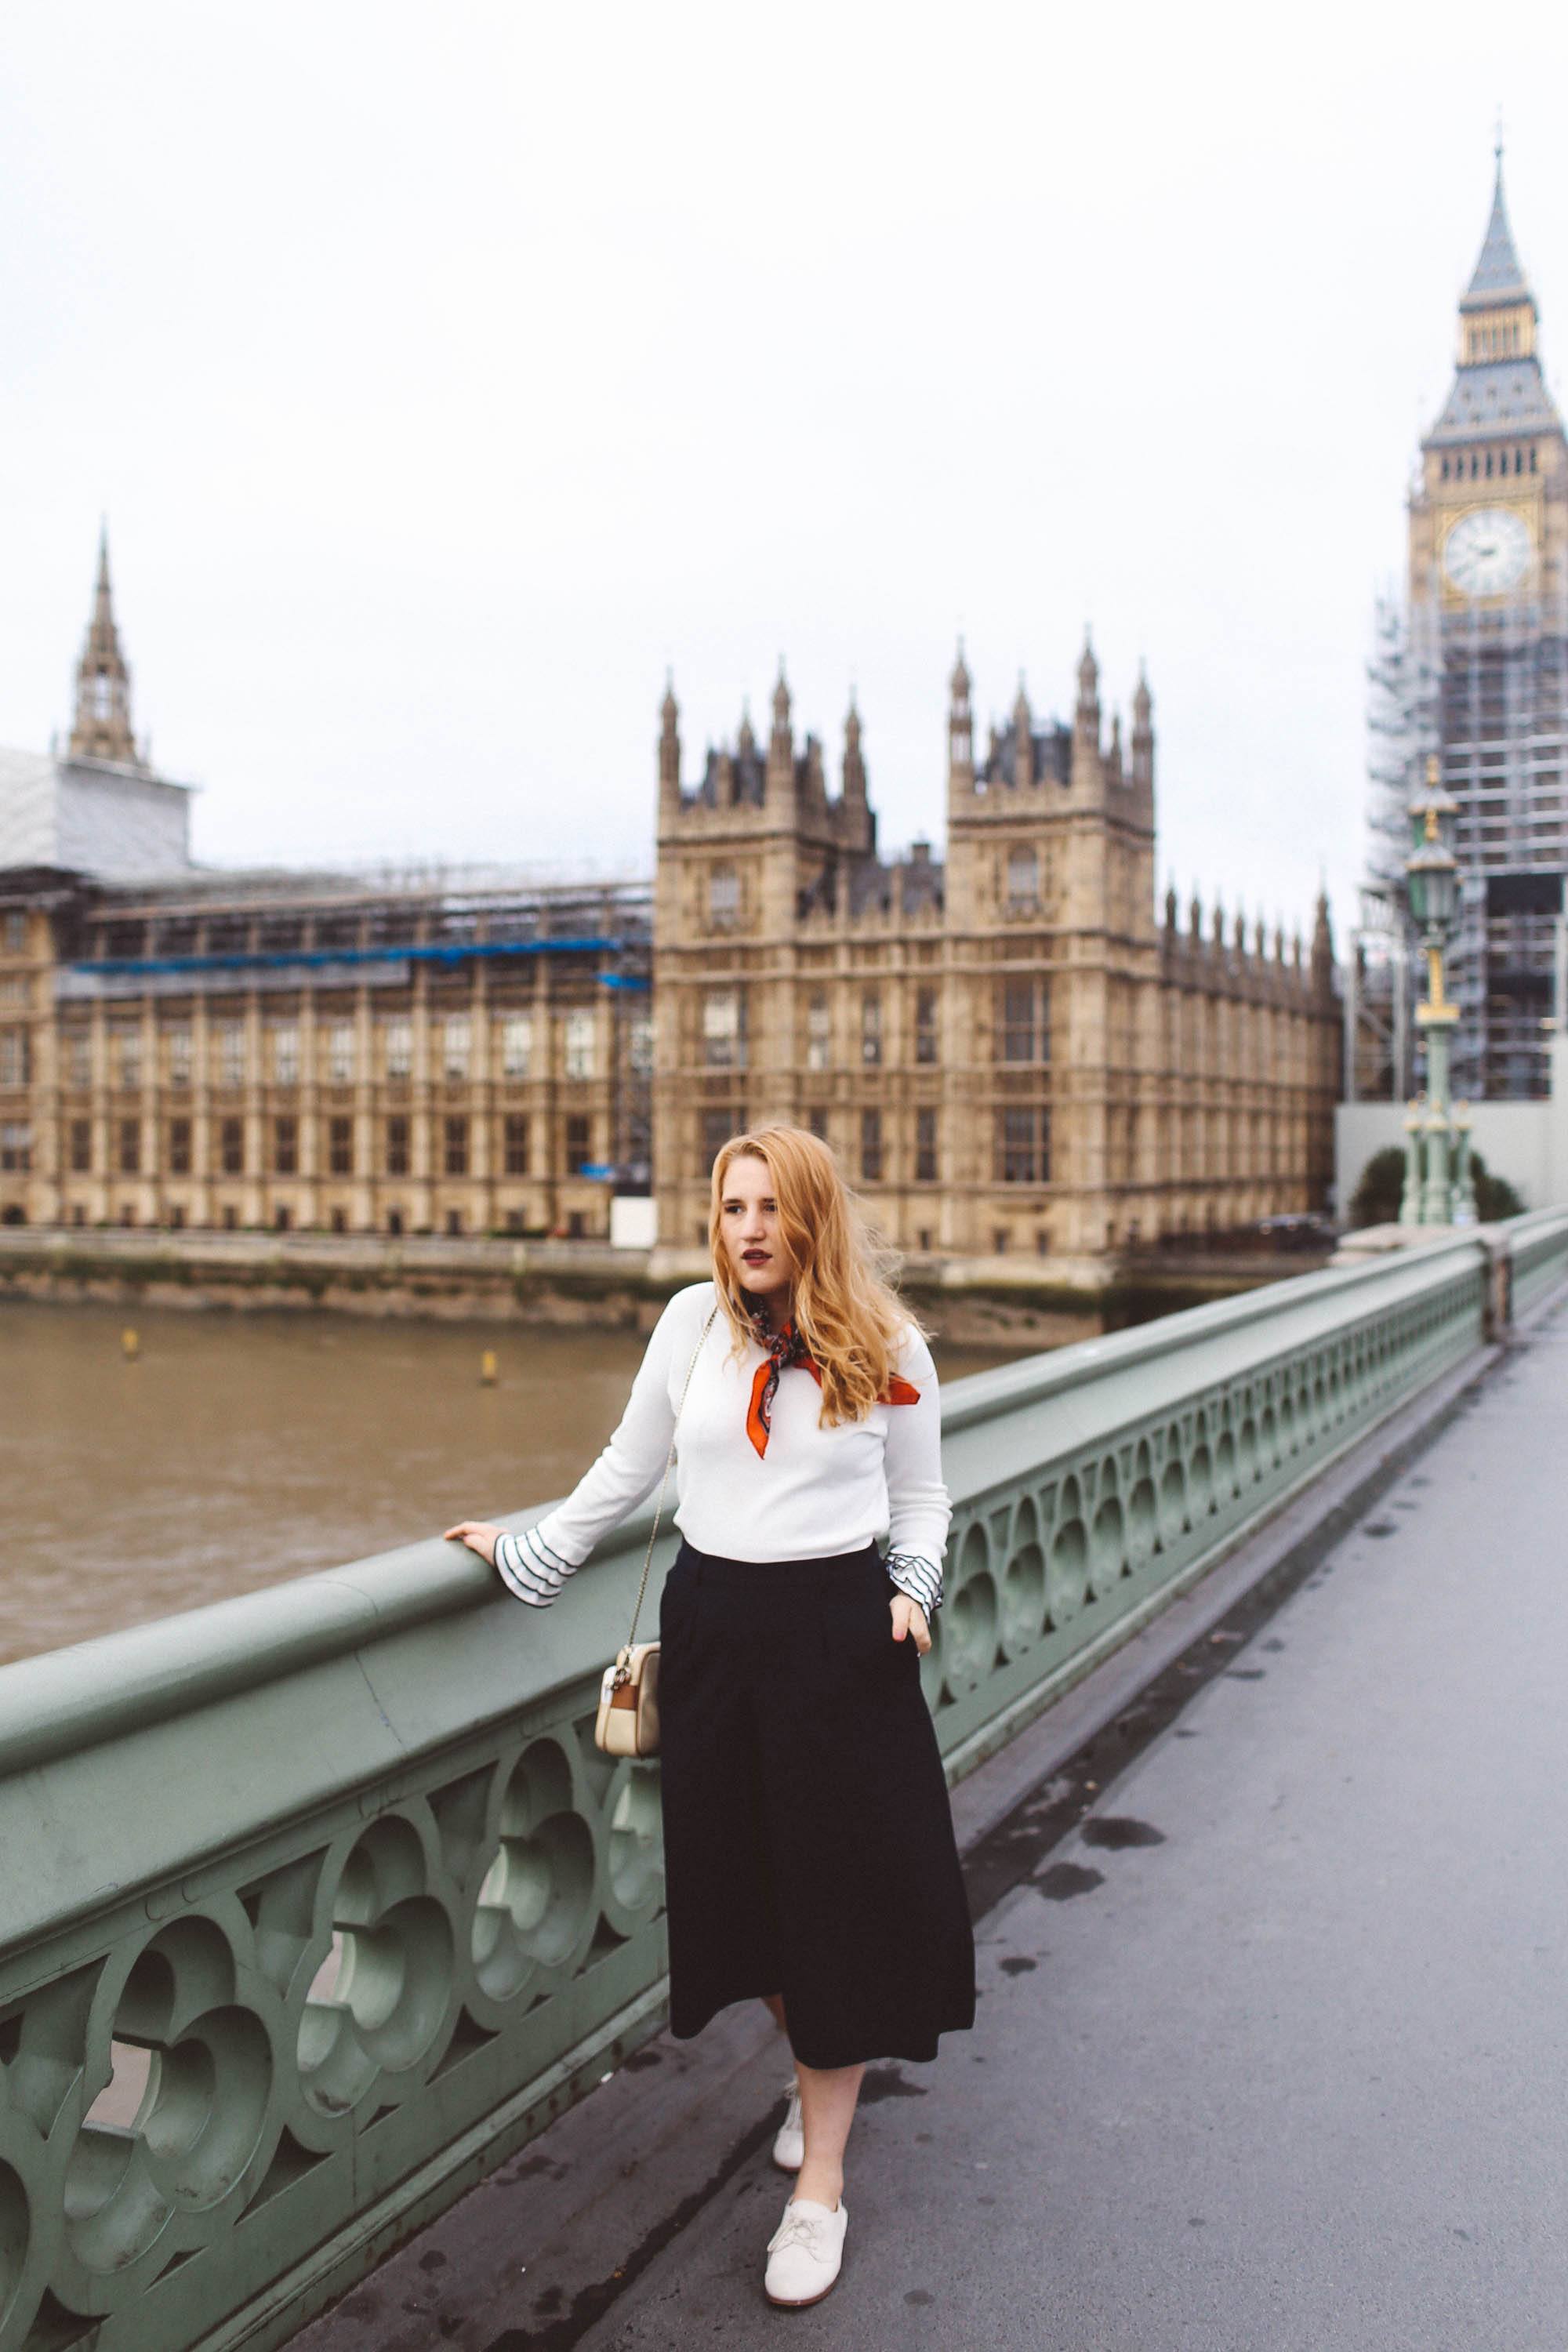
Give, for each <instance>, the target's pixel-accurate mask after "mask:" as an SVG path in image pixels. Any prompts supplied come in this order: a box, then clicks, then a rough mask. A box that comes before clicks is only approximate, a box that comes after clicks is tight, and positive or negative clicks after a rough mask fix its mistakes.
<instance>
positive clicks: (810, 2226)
mask: <svg viewBox="0 0 1568 2352" xmlns="http://www.w3.org/2000/svg"><path fill="white" fill-rule="evenodd" d="M848 2226H849V2209H848V2207H847V2205H846V2204H845V2202H844V2200H843V2198H842V2197H841V2198H840V2199H839V2200H838V2202H837V2205H819V2204H818V2203H817V2202H816V2199H815V2198H814V2197H792V2198H791V2199H790V2201H789V2203H788V2204H787V2205H786V2206H785V2207H784V2220H783V2221H781V2222H780V2223H779V2225H778V2228H777V2229H776V2230H775V2231H773V2236H772V2237H771V2238H770V2239H769V2240H768V2266H767V2269H766V2271H765V2272H764V2273H763V2289H764V2291H765V2293H766V2294H767V2298H768V2301H769V2302H770V2303H777V2304H782V2305H784V2306H785V2307H786V2308H787V2309H790V2310H798V2309H799V2308H800V2306H801V2305H803V2304H806V2303H820V2302H821V2301H822V2298H823V2296H824V2295H825V2294H826V2293H827V2291H828V2289H829V2288H830V2287H831V2286H832V2284H833V2283H834V2281H835V2279H836V2278H837V2276H838V2272H839V2266H840V2264H841V2263H843V2260H844V2232H845V2231H846V2230H847V2228H848Z"/></svg>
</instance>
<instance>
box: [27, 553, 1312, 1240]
mask: <svg viewBox="0 0 1568 2352" xmlns="http://www.w3.org/2000/svg"><path fill="white" fill-rule="evenodd" d="M71 740H72V756H73V758H76V759H79V760H81V761H88V762H90V763H92V764H93V766H94V772H95V774H96V775H97V776H98V777H99V780H100V784H101V786H102V789H103V791H105V792H112V791H113V790H115V789H118V788H119V787H120V785H121V784H122V785H123V788H124V790H125V791H127V792H130V791H132V790H138V789H141V788H142V786H144V784H145V782H146V779H147V771H146V769H145V768H144V766H143V765H142V761H141V758H140V756H139V754H138V752H137V749H136V745H135V742H134V739H133V738H132V733H131V706H130V674H129V671H128V670H127V668H126V667H125V664H124V661H123V657H122V656H121V653H120V648H119V640H118V635H117V634H116V631H115V627H114V620H113V613H112V607H111V603H110V590H109V578H108V568H107V557H106V555H104V556H100V573H99V581H98V586H97V591H96V594H95V602H94V609H93V619H92V625H91V627H90V628H89V635H88V643H87V647H86V650H85V652H84V655H83V657H82V663H81V667H80V671H79V680H78V709H77V720H76V727H75V729H74V730H73V733H72V739H71ZM876 830H877V829H876V819H875V816H874V814H873V813H872V810H871V807H870V803H869V801H868V795H867V777H866V764H865V760H864V757H863V754H862V749H861V741H860V721H859V719H858V715H857V714H856V713H855V712H854V711H853V710H852V711H851V713H850V716H849V719H848V722H847V730H846V740H845V750H844V761H843V774H842V785H841V789H840V791H839V792H838V793H837V794H836V795H832V796H830V795H829V793H828V790H827V784H826V776H825V773H824V765H823V757H822V750H821V746H820V744H819V742H818V741H817V740H816V738H814V737H812V736H807V737H806V739H805V743H804V744H803V745H797V743H796V740H795V733H794V730H793V727H792V723H791V711H790V698H789V692H788V688H787V687H786V686H785V685H784V680H783V677H782V676H781V678H780V681H779V685H778V688H777V690H776V692H775V694H774V697H773V730H772V734H771V737H770V740H769V742H768V745H767V748H766V750H765V751H763V749H762V748H761V747H760V746H759V745H758V743H757V742H756V740H754V738H753V736H752V730H751V728H750V726H749V725H743V726H742V730H741V732H740V735H739V738H738V740H737V742H736V744H735V746H734V748H733V749H732V750H730V749H726V750H722V751H710V753H709V756H708V759H707V762H706V765H705V768H704V772H703V775H702V778H701V781H700V784H699V785H698V786H697V788H696V789H695V790H694V791H692V792H687V791H685V790H684V789H683V787H682V782H681V773H680V743H679V713H678V711H677V709H676V706H675V702H674V699H673V697H668V698H667V699H666V702H665V706H664V713H663V731H662V735H661V738H660V744H659V753H658V871H657V876H656V878H655V883H654V887H653V889H652V892H651V893H650V892H649V890H648V887H647V885H646V884H641V885H623V886H618V887H605V888H594V887H588V886H584V887H581V888H578V889H553V890H547V889H528V888H521V887H518V888H508V887H501V886H500V883H499V882H492V883H490V884H489V885H484V886H481V885H479V884H477V883H476V885H475V886H474V887H468V888H463V889H458V888H454V887H445V888H432V887H425V888H423V889H416V888H408V889H401V890H400V889H395V888H392V887H387V888H384V889H381V890H375V889H371V888H367V887H364V886H363V885H359V884H355V883H354V882H353V881H352V880H350V879H345V878H343V877H331V876H310V875H305V874H270V875H268V874H255V875H249V876H245V875H222V874H202V873H199V872H196V871H195V870H191V869H187V870H186V871H184V873H181V874H178V875H171V876H170V877H169V878H168V879H167V880H166V881H165V882H163V883H161V884H159V885H157V886H156V887H151V886H147V885H139V884H137V883H135V882H132V881H129V880H125V881H120V882H115V881H113V880H111V879H109V878H107V877H105V875H103V874H102V873H100V874H97V875H94V874H90V873H84V872H82V871H80V870H73V869H71V868H70V867H69V866H67V865H66V864H65V863H63V862H61V861H59V860H58V858H57V859H56V860H54V861H52V862H51V861H45V862H36V863H34V864H32V865H30V866H21V867H17V866H13V867H12V869H11V870H10V871H8V872H5V873H0V1219H4V1220H5V1222H7V1223H18V1222H25V1223H33V1224H67V1225H78V1226H93V1225H99V1224H137V1225H148V1224H152V1225H160V1226H166V1227H180V1226H185V1227H218V1228H222V1227H226V1226H227V1227H236V1228H238V1227H252V1228H254V1227H268V1228H273V1229H279V1228H288V1227H302V1228H309V1229H325V1230H327V1231H334V1230H335V1231H343V1232H365V1231H371V1232H379V1233H384V1234H417V1233H440V1234H482V1233H495V1232H500V1233H505V1232H513V1233H522V1234H528V1233H553V1234H568V1235H571V1234H577V1235H581V1236H582V1237H584V1239H589V1238H594V1239H597V1238H602V1237H604V1236H605V1234H606V1233H607V1231H608V1226H609V1205H610V1196H611V1193H612V1192H613V1191H614V1190H615V1189H616V1187H617V1186H619V1187H621V1188H623V1189H628V1190H636V1189H637V1188H638V1187H639V1186H640V1187H642V1188H643V1189H645V1190H646V1189H647V1185H648V1183H649V1181H651V1182H652V1185H653V1189H654V1191H655V1193H656V1196H657V1205H658V1232H659V1238H660V1240H661V1242H663V1243H665V1244H673V1245H675V1246H676V1247H677V1248H678V1249H679V1250H680V1251H682V1252H688V1251H689V1252H692V1253H695V1252H697V1251H699V1250H700V1248H701V1246H702V1245H703V1243H704V1241H705V1236H706V1231H707V1212H706V1203H707V1182H708V1171H709V1168H710V1164H711V1161H712V1157H713V1154H714V1151H715V1150H717V1148H718V1145H719V1144H720V1143H721V1141H722V1140H723V1139H724V1138H725V1137H726V1136H727V1135H729V1134H730V1133H731V1132H732V1131H733V1130H734V1129H737V1128H740V1127H742V1126H744V1125H746V1124H747V1123H748V1122H749V1121H752V1120H755V1119H758V1118H763V1117H765V1116H767V1115H769V1114H782V1115H784V1116H785V1117H789V1118H797V1119H799V1120H801V1121H803V1122H805V1123H807V1124H809V1125H810V1126H812V1127H814V1128H815V1129H816V1130H817V1131H818V1132H819V1133H821V1134H823V1135H826V1137H827V1138H828V1139H829V1140H830V1141H831V1142H832V1144H833V1145H834V1147H835V1149H836V1150H837V1152H838V1154H839V1156H840V1159H841V1161H842V1164H843V1165H844V1167H845V1170H846V1172H847V1175H848V1176H849V1178H850V1180H851V1181H853V1182H854V1183H855V1184H856V1185H857V1186H858V1187H860V1188H861V1189H862V1190H863V1191H864V1192H865V1193H866V1195H867V1197H868V1200H869V1202H870V1203H871V1205H872V1207H873V1209H874V1211H875V1213H876V1215H877V1217H878V1219H879V1223H880V1224H881V1226H882V1227H883V1229H884V1231H885V1232H886V1233H887V1234H888V1235H889V1238H890V1239H891V1240H892V1241H893V1242H895V1243H896V1244H899V1245H900V1246H901V1247H903V1248H905V1249H907V1250H910V1251H915V1252H931V1253H939V1254H942V1253H945V1254H948V1255H955V1256H961V1257H964V1258H969V1259H987V1258H993V1257H995V1256H997V1255H1012V1256H1014V1257H1017V1256H1020V1255H1029V1256H1031V1257H1035V1256H1037V1257H1049V1258H1056V1259H1058V1260H1061V1259H1082V1258H1095V1257H1102V1256H1104V1255H1106V1254H1107V1253H1109V1252H1112V1251H1116V1250H1118V1249H1121V1248H1123V1247H1126V1246H1129V1245H1131V1244H1135V1243H1138V1242H1140V1241H1153V1240H1155V1239H1158V1238H1159V1237H1161V1236H1163V1235H1166V1234H1178V1235H1179V1234H1194V1235H1202V1234H1205V1233H1208V1232H1213V1231H1215V1230H1225V1229H1229V1228H1234V1227H1236V1226H1237V1225H1241V1224H1245V1223H1250V1222H1251V1221H1253V1220H1255V1219H1257V1218H1259V1217H1262V1216H1265V1215H1268V1214H1270V1213H1279V1212H1286V1211H1292V1210H1295V1211H1300V1210H1306V1209H1317V1208H1321V1206H1323V1205H1324V1202H1325V1198H1326V1192H1327V1187H1328V1183H1329V1181H1330V1175H1331V1127H1332V1111H1333V1105H1334V1102H1335V1100H1336V1099H1337V1097H1338V1093H1339V1054H1340V1026H1339V1020H1338V1014H1337V1010H1336V999H1335V975H1334V970H1333V950H1332V943H1331V939H1330V934H1329V926H1328V913H1327V908H1326V906H1325V905H1324V904H1323V903H1322V902H1321V901H1320V903H1319V908H1318V919H1317V926H1316V929H1315V930H1314V932H1313V935H1312V939H1311V944H1310V951H1309V952H1308V953H1307V954H1305V955H1303V952H1302V949H1301V945H1300V940H1297V941H1296V942H1295V944H1294V947H1293V949H1292V950H1290V951H1289V952H1288V951H1287V950H1286V946H1285V942H1284V940H1283V939H1282V938H1281V937H1279V935H1278V934H1276V936H1275V938H1274V940H1273V941H1272V944H1271V945H1270V944H1269V943H1268V942H1267V941H1266V940H1265V938H1264V935H1263V932H1262V929H1261V927H1258V928H1257V929H1254V930H1253V931H1251V932H1248V930H1247V927H1246V926H1245V925H1244V924H1243V923H1242V922H1241V920H1240V919H1239V918H1237V919H1236V921H1235V923H1234V925H1233V926H1230V927H1227V925H1226V921H1225V919H1224V918H1223V916H1222V915H1221V913H1220V911H1219V910H1218V909H1217V908H1216V909H1215V913H1214V916H1213V919H1212V921H1211V922H1210V924H1209V925H1208V927H1207V928H1206V929H1205V922H1204V919H1203V917H1202V914H1201V912H1200V910H1199V908H1197V907H1196V905H1194V907H1193V908H1192V909H1191V910H1190V919H1189V921H1188V922H1187V924H1186V925H1185V926H1183V925H1182V924H1181V923H1180V922H1179V921H1178V917H1177V910H1176V907H1175V902H1174V899H1173V898H1169V897H1168V898H1167V899H1166V901H1165V905H1164V910H1163V921H1162V920H1161V919H1159V917H1158V915H1157V912H1156V909H1155V905H1154V889H1153V880H1154V736H1153V728H1152V707H1151V703H1150V698H1149V692H1148V688H1147V687H1146V686H1145V685H1144V684H1143V683H1142V680H1140V683H1139V686H1138V689H1137V692H1136V694H1135V696H1134V698H1133V702H1132V726H1131V736H1130V739H1129V741H1128V744H1127V746H1126V749H1125V751H1124V750H1123V745H1122V741H1121V728H1120V723H1119V722H1116V721H1113V722H1112V724H1111V726H1110V730H1109V733H1108V732H1107V730H1105V729H1104V728H1103V726H1102V723H1101V714H1100V701H1099V679H1098V674H1097V671H1096V667H1095V663H1094V659H1093V656H1092V655H1090V654H1089V652H1087V651H1086V652H1085V655H1084V657H1083V660H1082V662H1081V664H1080V665H1079V687H1078V702H1077V709H1076V711H1075V714H1074V718H1073V721H1072V724H1071V725H1070V726H1060V725H1055V724H1050V723H1044V724H1037V721H1036V719H1035V718H1034V716H1033V714H1032V713H1031V711H1030V709H1029V705H1028V703H1027V701H1026V698H1025V696H1024V693H1023V689H1022V688H1021V687H1020V689H1019V694H1018V698H1017V701H1016V704H1015V706H1014V709H1013V711H1012V715H1011V718H1010V719H1009V720H1008V721H1007V723H1006V725H1005V727H1003V728H1001V729H1000V730H995V729H994V730H992V733H991V738H990V743H989V748H988V750H987V751H985V753H984V756H983V757H981V756H978V755H977V753H976V749H975V743H974V730H973V709H972V689H971V683H970V678H969V674H968V671H967V669H966V668H965V667H964V665H963V660H962V658H961V659H960V662H959V665H958V667H957V669H956V670H955V671H954V673H953V677H952V705H951V710H950V716H949V725H948V843H947V857H946V862H945V865H943V864H942V863H939V862H938V861H937V860H936V859H935V858H933V856H931V851H930V848H929V847H928V846H927V845H924V844H918V843H917V845H915V847H914V849H913V850H912V852H911V853H910V856H907V857H904V858H900V859H898V860H894V861H890V862H889V861H886V860H883V859H881V858H879V856H878V854H877V841H876ZM650 901H651V903H650ZM650 983H651V994H650Z"/></svg>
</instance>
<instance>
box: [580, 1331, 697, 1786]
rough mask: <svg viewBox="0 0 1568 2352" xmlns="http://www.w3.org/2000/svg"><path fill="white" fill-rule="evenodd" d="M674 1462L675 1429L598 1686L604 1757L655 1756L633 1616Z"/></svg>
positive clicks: (693, 1366) (654, 1707)
mask: <svg viewBox="0 0 1568 2352" xmlns="http://www.w3.org/2000/svg"><path fill="white" fill-rule="evenodd" d="M718 1312H719V1308H718V1306H717V1304H715V1305H714V1307H713V1308H712V1310H711V1311H710V1315H709V1317H708V1320H707V1322H706V1323H704V1325H703V1326H702V1329H701V1332H700V1335H699V1337H698V1341H697V1345H696V1347H695V1348H693V1349H692V1350H691V1361H690V1362H689V1364H688V1365H687V1367H686V1378H685V1380H684V1381H682V1382H681V1385H680V1401H679V1403H678V1404H677V1406H676V1408H675V1423H676V1428H679V1425H680V1414H681V1408H682V1406H683V1405H684V1404H685V1402H686V1391H687V1390H688V1389H689V1387H690V1386H691V1375H692V1373H693V1372H694V1371H695V1370H697V1359H698V1357H699V1356H700V1354H701V1353H702V1342H703V1340H704V1339H707V1337H708V1334H709V1332H710V1330H711V1329H712V1328H713V1318H714V1317H715V1316H716V1315H717V1314H718ZM674 1466H675V1430H674V1429H672V1430H671V1431H670V1433H669V1455H668V1460H667V1461H666V1463H665V1465H664V1476H663V1478H662V1479H661V1480H660V1482H659V1489H658V1504H657V1505H656V1507H655V1509H654V1515H653V1527H652V1528H651V1530H650V1532H649V1535H648V1539H647V1551H646V1552H645V1553H644V1554H643V1563H642V1581H641V1582H640V1583H639V1584H638V1586H637V1601H636V1602H635V1604H634V1606H633V1609H632V1630H631V1632H630V1633H628V1634H627V1635H626V1645H625V1647H624V1648H622V1649H619V1650H617V1651H616V1660H615V1664H614V1665H609V1666H606V1667H605V1674H604V1679H603V1681H602V1682H601V1683H600V1685H599V1713H598V1718H597V1720H596V1721H595V1725H594V1738H595V1741H596V1743H597V1744H598V1746H599V1747H601V1748H603V1749H604V1750H605V1754H606V1755H607V1756H657V1755H658V1643H657V1642H639V1641H638V1640H637V1619H638V1617H639V1616H640V1615H641V1614H642V1604H643V1595H644V1594H645V1593H646V1592H647V1572H648V1570H649V1568H650V1566H651V1565H652V1562H653V1548H654V1545H655V1544H656V1543H657V1542H658V1523H659V1520H660V1519H661V1518H662V1517H663V1516H664V1496H665V1489H666V1487H667V1486H668V1484H669V1474H670V1471H671V1470H672V1469H673V1468H674Z"/></svg>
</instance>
